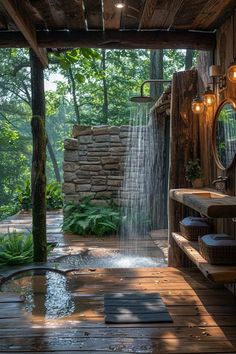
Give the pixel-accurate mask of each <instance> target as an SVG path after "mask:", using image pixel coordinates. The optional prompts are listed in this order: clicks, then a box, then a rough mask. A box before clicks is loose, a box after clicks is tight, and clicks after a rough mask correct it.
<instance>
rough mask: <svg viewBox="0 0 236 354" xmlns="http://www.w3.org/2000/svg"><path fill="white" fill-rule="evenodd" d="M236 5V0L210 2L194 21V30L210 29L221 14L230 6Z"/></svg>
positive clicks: (212, 0)
mask: <svg viewBox="0 0 236 354" xmlns="http://www.w3.org/2000/svg"><path fill="white" fill-rule="evenodd" d="M232 4H235V0H234V1H232V0H208V1H207V2H206V4H205V6H204V7H203V9H202V10H201V11H200V13H199V14H198V16H197V17H196V18H195V20H194V21H193V23H192V25H191V28H192V29H208V28H210V27H211V25H212V24H214V23H215V22H216V21H217V20H218V18H219V17H220V14H221V13H222V12H223V11H224V10H225V9H227V7H228V6H230V5H232Z"/></svg>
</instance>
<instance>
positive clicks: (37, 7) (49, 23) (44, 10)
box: [30, 0, 55, 29]
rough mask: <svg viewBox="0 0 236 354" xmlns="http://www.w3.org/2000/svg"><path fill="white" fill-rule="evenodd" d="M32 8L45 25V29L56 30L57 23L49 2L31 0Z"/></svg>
mask: <svg viewBox="0 0 236 354" xmlns="http://www.w3.org/2000/svg"><path fill="white" fill-rule="evenodd" d="M30 5H31V7H32V8H33V9H34V11H35V12H37V13H38V14H39V15H40V16H41V18H42V19H43V21H44V23H45V29H52V28H55V21H54V19H53V17H52V14H51V9H50V7H49V4H48V2H47V0H31V1H30Z"/></svg>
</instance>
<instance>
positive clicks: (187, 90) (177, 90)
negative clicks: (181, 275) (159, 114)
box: [168, 70, 200, 267]
mask: <svg viewBox="0 0 236 354" xmlns="http://www.w3.org/2000/svg"><path fill="white" fill-rule="evenodd" d="M197 79H198V77H197V72H196V70H188V71H185V72H178V73H175V74H174V76H173V81H172V96H171V124H170V169H169V189H175V188H188V187H190V185H189V183H188V182H187V181H186V178H185V168H186V165H187V162H188V160H189V159H196V158H198V157H199V154H200V153H199V151H200V147H199V121H198V116H196V115H194V114H193V113H192V111H191V102H192V99H193V98H194V97H195V96H196V94H197ZM188 215H191V210H187V209H186V207H183V205H181V204H180V203H177V202H175V201H173V200H171V199H170V200H169V215H168V218H169V227H168V229H169V257H168V265H169V267H185V266H186V256H185V255H184V254H183V252H182V251H181V250H180V248H179V246H178V245H177V244H176V242H175V240H174V239H173V237H172V232H176V231H178V227H179V221H180V220H181V219H183V218H184V217H185V216H188Z"/></svg>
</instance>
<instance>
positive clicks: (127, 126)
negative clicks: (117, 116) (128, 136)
mask: <svg viewBox="0 0 236 354" xmlns="http://www.w3.org/2000/svg"><path fill="white" fill-rule="evenodd" d="M130 129H131V127H130V125H122V126H121V127H120V131H121V132H122V131H126V132H127V131H129V130H130Z"/></svg>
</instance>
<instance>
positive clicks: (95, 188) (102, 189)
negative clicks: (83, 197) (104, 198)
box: [91, 185, 107, 192]
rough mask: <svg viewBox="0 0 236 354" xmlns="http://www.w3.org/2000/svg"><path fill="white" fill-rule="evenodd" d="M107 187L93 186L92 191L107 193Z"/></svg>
mask: <svg viewBox="0 0 236 354" xmlns="http://www.w3.org/2000/svg"><path fill="white" fill-rule="evenodd" d="M106 190H107V186H106V185H105V186H92V188H91V191H92V192H101V191H106Z"/></svg>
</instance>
